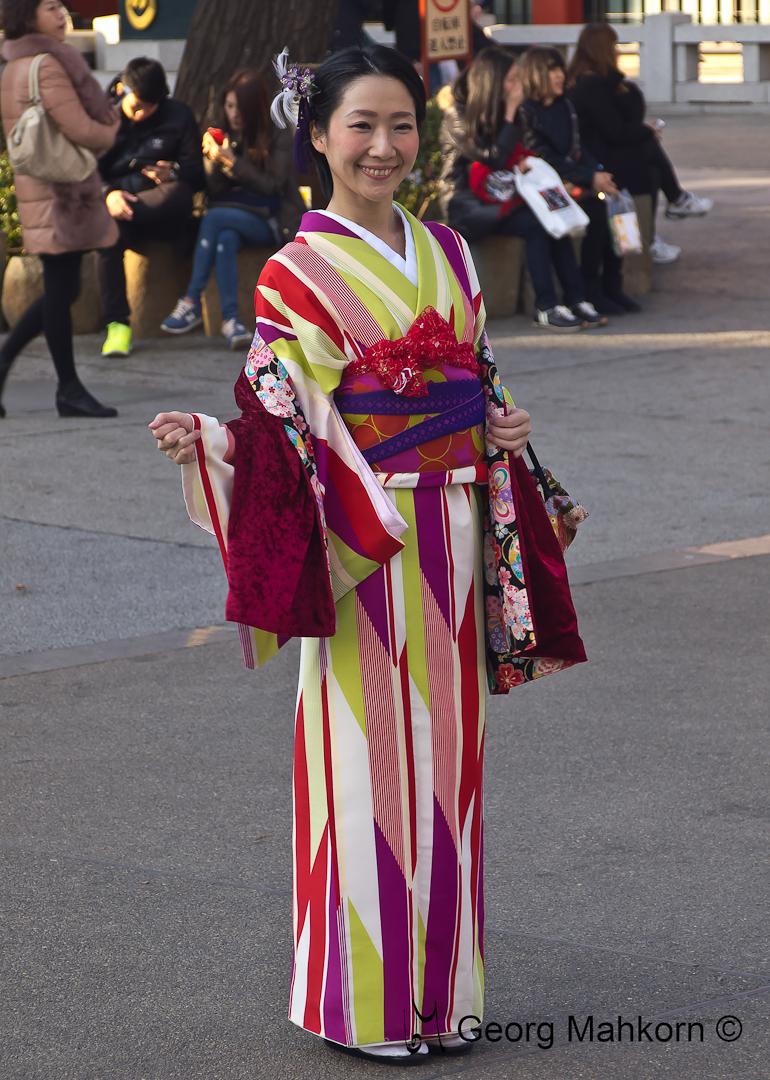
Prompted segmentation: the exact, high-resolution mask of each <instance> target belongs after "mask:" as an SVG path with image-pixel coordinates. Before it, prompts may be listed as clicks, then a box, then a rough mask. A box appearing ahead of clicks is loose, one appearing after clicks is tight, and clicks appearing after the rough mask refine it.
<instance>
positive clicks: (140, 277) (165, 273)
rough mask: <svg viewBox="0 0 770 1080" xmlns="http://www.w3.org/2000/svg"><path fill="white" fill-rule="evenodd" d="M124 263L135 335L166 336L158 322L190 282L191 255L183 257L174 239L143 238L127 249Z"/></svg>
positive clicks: (132, 328)
mask: <svg viewBox="0 0 770 1080" xmlns="http://www.w3.org/2000/svg"><path fill="white" fill-rule="evenodd" d="M123 265H124V267H125V271H126V294H127V296H128V304H129V307H130V308H131V330H132V331H133V335H134V337H135V338H138V339H139V340H142V339H144V338H160V337H166V334H165V333H164V331H163V330H161V328H160V324H161V323H162V322H163V320H164V319H165V318H167V317H168V316H169V315H170V314H171V312H172V311H173V310H174V308H175V306H176V302H177V300H178V299H179V298H180V296H184V294H185V292H186V290H187V286H188V285H189V284H190V278H191V277H192V257H191V256H190V257H189V258H183V257H182V256H181V255H180V254H179V245H178V244H177V242H176V241H171V240H143V241H141V242H140V243H138V244H137V245H136V251H126V253H125V255H124V257H123Z"/></svg>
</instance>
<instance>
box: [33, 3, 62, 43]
mask: <svg viewBox="0 0 770 1080" xmlns="http://www.w3.org/2000/svg"><path fill="white" fill-rule="evenodd" d="M35 30H36V32H37V33H38V34H48V36H49V37H52V38H55V39H56V40H57V41H64V38H65V36H66V34H67V12H66V10H65V8H64V7H63V6H62V5H61V4H60V3H59V0H42V3H40V4H38V5H37V8H36V9H35Z"/></svg>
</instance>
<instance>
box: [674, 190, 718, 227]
mask: <svg viewBox="0 0 770 1080" xmlns="http://www.w3.org/2000/svg"><path fill="white" fill-rule="evenodd" d="M713 205H714V200H713V199H700V198H699V197H698V196H697V195H693V193H692V192H691V191H684V192H682V194H681V195H680V197H679V201H678V202H675V203H669V204H668V206H667V207H666V217H667V218H668V219H669V221H676V220H677V219H678V218H686V217H703V215H704V214H707V213H708V212H709V210H710V209H711V207H712V206H713Z"/></svg>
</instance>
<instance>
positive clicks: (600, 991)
mask: <svg viewBox="0 0 770 1080" xmlns="http://www.w3.org/2000/svg"><path fill="white" fill-rule="evenodd" d="M769 571H770V557H767V556H759V557H756V558H751V559H743V560H735V561H730V562H728V563H719V564H711V565H706V566H699V567H694V568H692V569H687V570H676V571H671V572H662V573H657V574H650V575H647V576H642V577H637V578H625V579H619V580H616V581H608V582H598V583H595V584H593V585H587V586H580V587H578V588H577V589H576V590H575V596H576V602H577V607H578V613H579V617H580V620H581V628H582V631H583V634H584V636H585V639H586V644H587V649H588V653H589V657H590V663H589V664H586V665H583V666H581V667H580V668H578V669H575V670H573V671H570V672H567V673H564V674H561V675H559V676H555V677H554V678H549V679H545V680H542V681H539V682H537V683H534V684H532V685H530V686H527V687H524V688H520V689H517V690H516V691H515V692H514V693H512V694H511V695H510V696H509V697H507V698H504V699H500V698H497V699H492V701H491V702H490V705H489V713H488V716H489V719H488V734H487V738H488V744H487V758H486V761H487V766H486V781H485V783H486V826H485V845H486V862H485V882H486V920H487V934H486V979H487V1002H486V1011H485V1018H484V1019H485V1023H490V1022H498V1023H500V1024H501V1027H502V1028H503V1030H504V1027H505V1025H507V1024H508V1023H510V1022H512V1021H522V1020H523V1021H524V1022H525V1023H526V1021H530V1023H537V1024H547V1023H550V1022H553V1024H554V1047H553V1048H552V1049H540V1048H539V1047H537V1046H533V1045H532V1039H530V1045H529V1047H527V1046H526V1040H523V1041H524V1043H525V1045H524V1048H523V1049H522V1048H521V1041H522V1040H520V1042H519V1043H518V1044H517V1043H511V1042H508V1041H506V1040H505V1039H504V1038H503V1040H501V1043H497V1044H495V1043H492V1042H489V1041H487V1040H486V1039H484V1040H482V1043H481V1044H480V1045H478V1046H477V1047H475V1048H474V1049H473V1052H472V1054H471V1055H469V1056H468V1057H463V1058H459V1059H457V1058H453V1059H451V1060H450V1059H449V1058H448V1057H447V1058H446V1059H443V1058H437V1057H435V1056H434V1057H431V1058H429V1060H427V1061H426V1062H425V1063H424V1064H422V1063H420V1065H419V1067H418V1071H420V1070H421V1072H422V1075H423V1076H424V1077H426V1080H427V1078H432V1077H439V1076H442V1077H443V1076H454V1075H457V1076H469V1077H471V1076H472V1077H478V1078H482V1077H489V1078H493V1077H494V1078H497V1077H507V1076H513V1077H526V1078H529V1077H533V1078H534V1077H540V1076H542V1077H544V1078H548V1080H567V1078H569V1080H573V1078H575V1077H586V1078H587V1080H588V1078H590V1080H615V1078H616V1077H617V1078H618V1080H621V1078H622V1080H628V1078H630V1080H658V1078H660V1080H663V1078H664V1077H666V1078H668V1077H671V1076H673V1077H676V1078H677V1080H679V1078H685V1080H690V1078H692V1080H711V1078H713V1080H717V1078H722V1077H728V1076H729V1077H737V1078H739V1080H760V1078H762V1080H764V1078H765V1077H766V1075H767V1064H766V1063H767V1060H768V1050H770V1047H768V1033H769V1032H770V1023H768V1000H767V999H768V997H770V994H769V993H768V991H767V990H766V989H763V988H766V987H767V986H768V984H770V952H769V950H768V917H767V915H768V912H767V897H768V889H767V883H768V854H767V852H768V850H769V848H768V840H769V839H770V836H769V835H768V834H769V833H770V810H769V808H768V800H767V793H768V783H767V778H768V768H770V753H769V751H770V731H769V730H768V711H767V700H768V697H769V696H770V686H769V685H768V680H769V679H770V676H769V675H768V665H767V664H766V663H765V662H763V658H764V657H765V656H766V645H767V637H768V631H767V615H766V595H767V579H768V572H769ZM296 665H297V648H296V645H292V646H289V647H287V648H286V649H285V650H283V651H282V653H281V654H279V656H278V657H277V658H275V660H273V661H271V663H270V664H269V665H268V666H267V667H266V668H265V669H264V670H263V671H260V672H248V671H246V670H245V669H244V668H243V666H242V663H241V659H240V656H239V653H238V649H237V646H235V645H230V644H223V645H211V646H207V647H206V648H205V649H200V650H198V649H195V648H190V649H185V650H181V651H177V652H167V653H159V654H155V655H149V656H146V657H135V658H133V659H127V660H118V661H112V662H107V663H101V664H92V665H89V666H87V667H82V668H69V669H64V670H59V671H49V672H45V673H40V674H34V675H27V676H20V677H16V678H9V679H5V680H3V681H2V682H1V683H0V733H2V738H3V744H4V753H5V764H4V770H3V779H4V787H5V793H6V794H5V799H4V807H5V809H4V814H3V826H2V837H1V838H0V848H1V849H2V852H3V856H4V863H5V870H4V873H3V875H2V889H3V892H4V900H3V908H4V912H5V917H4V926H5V929H6V934H5V945H6V948H5V961H4V965H3V976H2V977H3V980H4V982H5V990H4V996H3V1002H4V1004H3V1006H2V1009H3V1012H4V1014H5V1015H4V1019H5V1022H6V1027H7V1029H8V1035H7V1037H6V1038H5V1040H4V1044H3V1050H2V1053H3V1055H4V1060H3V1064H2V1067H1V1068H0V1075H2V1077H3V1080H49V1078H50V1080H54V1078H56V1080H59V1078H69V1077H73V1078H75V1077H77V1078H78V1080H165V1078H169V1080H176V1078H177V1077H179V1078H182V1077H184V1078H185V1080H187V1078H188V1077H194V1078H195V1080H246V1078H252V1077H265V1078H273V1077H281V1078H286V1080H305V1078H308V1080H311V1078H312V1080H315V1078H318V1077H320V1078H326V1077H329V1078H335V1077H355V1076H365V1075H370V1074H371V1075H374V1074H375V1073H377V1074H378V1075H386V1074H388V1073H389V1074H390V1075H392V1074H393V1069H392V1067H388V1066H385V1065H379V1064H372V1063H367V1062H362V1061H357V1060H355V1059H353V1058H348V1057H345V1056H340V1055H338V1054H334V1053H333V1052H332V1051H330V1050H328V1049H327V1048H326V1047H324V1046H323V1044H322V1043H320V1042H319V1041H318V1040H316V1039H314V1038H313V1037H311V1036H309V1035H307V1034H306V1033H303V1032H301V1031H299V1030H297V1029H296V1028H294V1027H293V1026H292V1025H290V1024H289V1023H288V1021H287V1020H286V1007H287V998H288V983H289V976H290V967H291V945H290V933H291V930H290V918H291V915H290V910H291V898H290V895H289V890H290V880H291V858H290V831H291V794H290V792H291V761H292V713H293V705H294V696H295V679H296ZM668 1014H671V1015H668ZM570 1015H574V1016H575V1017H576V1018H577V1019H578V1020H579V1022H580V1024H581V1025H582V1024H584V1023H585V1019H586V1018H587V1017H588V1016H589V1015H593V1016H594V1018H595V1023H596V1025H597V1034H598V1024H599V1023H600V1022H603V1021H614V1020H615V1018H616V1017H617V1016H618V1015H622V1016H623V1018H624V1019H625V1020H630V1021H632V1022H634V1023H636V1018H637V1017H638V1016H639V1015H641V1016H643V1017H650V1016H654V1017H658V1018H659V1020H660V1022H663V1023H670V1022H672V1021H673V1023H674V1024H676V1022H680V1023H684V1022H692V1023H695V1022H696V1021H702V1022H703V1024H704V1041H703V1043H702V1044H701V1043H700V1042H699V1041H698V1042H692V1043H685V1042H683V1041H681V1040H680V1042H679V1043H676V1042H675V1041H670V1042H666V1043H657V1042H656V1043H652V1044H648V1043H647V1042H646V1041H643V1042H642V1043H639V1042H636V1041H635V1042H634V1043H633V1044H631V1043H626V1042H622V1043H620V1044H617V1043H615V1044H601V1045H600V1044H599V1043H598V1042H597V1041H596V1040H595V1041H594V1043H593V1044H590V1045H589V1044H587V1043H585V1042H584V1043H582V1044H576V1043H575V1042H574V1041H573V1043H572V1044H571V1045H570V1044H569V1043H568V1044H567V1045H561V1043H563V1042H564V1039H565V1038H566V1037H567V1035H568V1024H569V1016H570ZM727 1015H733V1016H737V1017H738V1018H740V1019H741V1020H742V1022H743V1024H744V1032H745V1033H744V1035H743V1036H742V1037H741V1039H740V1040H739V1041H738V1042H737V1043H732V1044H727V1043H724V1044H723V1043H721V1042H720V1041H719V1039H718V1037H717V1036H716V1033H715V1024H716V1021H717V1020H718V1019H719V1018H720V1017H722V1016H727ZM515 1030H516V1029H511V1031H512V1032H513V1034H515ZM535 1030H536V1029H532V1031H535ZM543 1030H545V1029H543ZM662 1030H663V1033H664V1034H665V1031H666V1029H665V1028H664V1029H662ZM681 1030H682V1031H685V1030H686V1029H685V1028H683V1029H681ZM493 1033H494V1029H493ZM517 1046H518V1047H519V1048H517ZM415 1075H416V1074H415Z"/></svg>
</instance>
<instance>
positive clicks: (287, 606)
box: [225, 372, 337, 637]
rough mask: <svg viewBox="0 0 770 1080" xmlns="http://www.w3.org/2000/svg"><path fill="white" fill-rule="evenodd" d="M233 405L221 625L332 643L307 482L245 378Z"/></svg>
mask: <svg viewBox="0 0 770 1080" xmlns="http://www.w3.org/2000/svg"><path fill="white" fill-rule="evenodd" d="M235 400H236V403H237V404H238V406H239V408H240V409H241V416H240V418H239V419H237V420H231V421H230V423H229V424H228V425H227V427H228V428H229V429H230V431H231V432H232V433H233V436H234V438H235V443H236V459H237V465H236V467H235V478H234V482H233V499H232V508H231V511H230V521H229V524H228V528H227V580H228V584H229V592H228V595H227V604H226V607H225V618H226V619H228V620H229V621H230V622H237V623H244V624H245V625H246V626H254V627H256V628H257V629H258V630H265V631H267V632H268V633H271V634H280V635H281V636H282V637H330V636H331V635H333V634H334V632H335V629H336V624H337V621H336V612H335V608H334V598H333V597H332V589H331V581H330V577H329V568H328V564H327V560H326V551H325V545H324V539H323V536H322V534H321V526H320V523H319V520H318V508H317V506H316V500H315V497H314V494H313V491H312V489H311V487H310V481H309V479H308V475H307V473H306V471H305V469H304V467H303V465H302V462H301V461H300V458H299V454H298V453H297V451H296V449H295V448H294V446H293V445H292V443H291V441H290V440H289V437H288V435H287V434H286V431H285V429H284V425H283V421H282V420H281V418H280V417H278V416H274V415H273V414H272V413H269V412H267V410H266V409H265V408H264V407H263V406H262V403H261V402H260V400H259V398H258V397H257V396H256V394H255V393H254V391H253V389H252V387H251V384H250V383H249V381H248V379H247V378H246V376H245V374H244V373H243V372H241V374H240V377H239V379H238V382H237V383H236V384H235Z"/></svg>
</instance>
